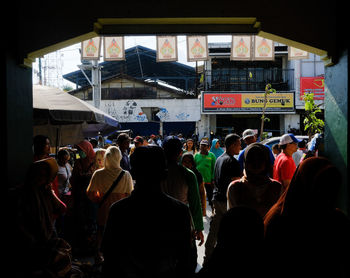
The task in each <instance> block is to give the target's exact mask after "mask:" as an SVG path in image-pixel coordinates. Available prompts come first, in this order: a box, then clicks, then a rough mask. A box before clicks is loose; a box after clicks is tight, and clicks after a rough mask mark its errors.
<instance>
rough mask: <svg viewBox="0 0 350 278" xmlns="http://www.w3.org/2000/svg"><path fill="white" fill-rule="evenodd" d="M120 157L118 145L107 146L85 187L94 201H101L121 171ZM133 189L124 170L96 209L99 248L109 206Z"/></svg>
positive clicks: (101, 258)
mask: <svg viewBox="0 0 350 278" xmlns="http://www.w3.org/2000/svg"><path fill="white" fill-rule="evenodd" d="M121 159H122V153H121V152H120V150H119V148H118V147H115V146H111V147H108V149H107V151H106V153H105V156H104V167H103V168H102V169H98V170H96V172H95V173H94V174H93V176H92V178H91V181H90V184H89V187H88V188H87V191H86V193H87V196H88V198H89V199H90V200H91V201H93V202H94V203H99V202H101V200H102V198H103V196H104V195H105V194H106V192H107V191H108V190H109V188H110V187H111V186H112V184H113V182H114V181H115V180H116V179H117V178H118V177H119V175H120V174H121V173H122V170H123V169H122V168H121V167H120V161H121ZM132 190H133V181H132V177H131V175H130V173H129V172H128V171H124V174H123V176H122V178H121V179H120V181H119V182H118V184H117V185H116V186H115V187H114V189H113V191H112V192H111V193H110V194H109V196H108V197H107V199H106V200H104V202H103V204H102V205H101V206H100V208H99V209H98V214H97V225H98V235H97V242H98V244H97V246H98V248H99V246H100V242H101V238H102V232H103V230H104V226H105V224H106V221H107V217H108V213H109V208H110V207H111V205H112V204H113V203H114V202H116V201H118V200H121V199H123V198H125V197H127V196H129V195H130V193H131V191H132ZM96 260H97V261H96V262H98V261H101V260H103V257H102V254H100V253H98V257H96Z"/></svg>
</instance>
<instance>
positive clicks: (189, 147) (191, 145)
mask: <svg viewBox="0 0 350 278" xmlns="http://www.w3.org/2000/svg"><path fill="white" fill-rule="evenodd" d="M193 149H194V143H193V140H192V139H191V138H189V139H187V140H186V150H187V151H190V150H193Z"/></svg>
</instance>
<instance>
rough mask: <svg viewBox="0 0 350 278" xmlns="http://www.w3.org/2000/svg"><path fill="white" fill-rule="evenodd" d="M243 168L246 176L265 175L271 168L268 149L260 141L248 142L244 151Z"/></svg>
mask: <svg viewBox="0 0 350 278" xmlns="http://www.w3.org/2000/svg"><path fill="white" fill-rule="evenodd" d="M244 169H245V172H246V175H247V176H252V175H253V176H254V175H263V176H267V175H268V174H269V172H270V170H271V163H270V155H269V149H268V148H267V147H266V146H264V145H262V144H260V143H252V144H250V145H249V146H248V147H247V148H246V149H245V151H244Z"/></svg>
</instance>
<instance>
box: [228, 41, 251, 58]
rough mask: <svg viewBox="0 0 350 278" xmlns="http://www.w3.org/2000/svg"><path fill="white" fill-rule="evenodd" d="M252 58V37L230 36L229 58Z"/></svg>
mask: <svg viewBox="0 0 350 278" xmlns="http://www.w3.org/2000/svg"><path fill="white" fill-rule="evenodd" d="M251 58H252V37H251V36H232V43H231V56H230V60H238V61H240V60H243V61H247V60H251Z"/></svg>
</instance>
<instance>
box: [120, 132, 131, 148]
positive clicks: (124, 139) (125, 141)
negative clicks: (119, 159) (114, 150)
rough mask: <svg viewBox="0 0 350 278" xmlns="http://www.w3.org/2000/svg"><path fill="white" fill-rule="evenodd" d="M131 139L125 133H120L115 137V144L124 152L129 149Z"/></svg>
mask: <svg viewBox="0 0 350 278" xmlns="http://www.w3.org/2000/svg"><path fill="white" fill-rule="evenodd" d="M130 140H131V138H130V137H129V135H128V134H127V133H120V134H119V135H118V137H117V144H118V146H119V148H120V150H121V151H122V152H124V151H126V150H127V149H129V147H130Z"/></svg>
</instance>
